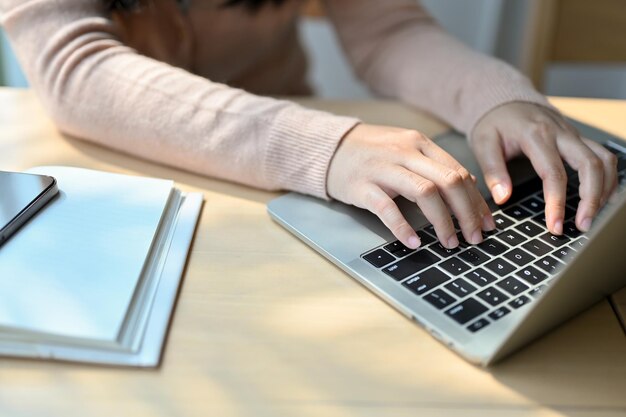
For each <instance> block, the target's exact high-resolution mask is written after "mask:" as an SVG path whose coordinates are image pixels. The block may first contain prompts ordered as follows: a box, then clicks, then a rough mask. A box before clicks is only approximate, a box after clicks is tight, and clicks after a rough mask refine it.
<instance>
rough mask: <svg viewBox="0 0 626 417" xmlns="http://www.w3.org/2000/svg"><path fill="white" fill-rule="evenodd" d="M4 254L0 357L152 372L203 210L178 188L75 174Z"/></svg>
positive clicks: (67, 171)
mask: <svg viewBox="0 0 626 417" xmlns="http://www.w3.org/2000/svg"><path fill="white" fill-rule="evenodd" d="M29 172H32V173H37V174H45V175H50V176H53V177H55V178H56V179H57V183H58V186H59V190H60V192H59V196H58V197H57V198H56V199H55V200H53V201H52V202H51V203H50V204H49V205H48V206H46V207H45V208H44V209H43V210H42V211H41V212H40V213H38V214H37V215H36V216H35V217H34V218H33V219H31V221H29V222H28V223H27V224H26V225H25V226H24V227H23V228H22V229H20V230H19V231H18V232H17V233H16V234H15V235H14V236H13V237H12V238H11V239H10V240H9V241H8V242H7V243H6V244H5V245H3V246H2V247H0V354H5V355H17V356H29V357H40V358H54V359H62V360H72V361H85V362H97V363H110V364H122V365H136V366H155V365H156V364H158V362H159V358H160V352H161V350H162V345H163V341H164V338H165V334H166V331H167V326H168V322H169V318H170V315H171V311H172V308H173V305H174V301H175V298H176V294H177V291H178V286H179V282H180V279H181V276H182V271H183V268H184V265H185V262H186V258H187V253H188V250H189V246H190V243H191V239H192V237H193V232H194V230H195V225H196V222H197V219H198V216H199V213H200V209H201V206H202V196H201V194H198V193H193V194H187V195H185V194H182V193H181V192H179V191H178V190H176V189H175V188H174V184H173V183H172V181H166V180H158V179H151V178H141V177H133V176H127V175H120V174H110V173H103V172H97V171H91V170H85V169H79V168H68V167H40V168H36V169H32V170H30V171H29Z"/></svg>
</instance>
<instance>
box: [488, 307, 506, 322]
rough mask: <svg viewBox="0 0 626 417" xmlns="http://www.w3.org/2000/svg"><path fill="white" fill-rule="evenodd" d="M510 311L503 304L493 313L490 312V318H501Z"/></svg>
mask: <svg viewBox="0 0 626 417" xmlns="http://www.w3.org/2000/svg"><path fill="white" fill-rule="evenodd" d="M510 312H511V310H509V309H508V308H506V307H505V306H501V307H498V308H496V309H495V310H493V311H492V312H491V313H489V318H490V319H491V320H494V321H495V320H498V319H501V318H502V317H504V316H506V315H507V314H509V313H510Z"/></svg>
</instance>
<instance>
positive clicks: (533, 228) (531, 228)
mask: <svg viewBox="0 0 626 417" xmlns="http://www.w3.org/2000/svg"><path fill="white" fill-rule="evenodd" d="M515 228H516V229H517V230H519V231H520V232H522V233H524V234H525V235H526V236H528V237H535V236H537V235H538V234H541V233H543V232H544V231H545V229H544V228H543V227H541V226H539V225H538V224H537V223H535V222H531V221H525V222H524V223H522V224H518V225H517V226H515Z"/></svg>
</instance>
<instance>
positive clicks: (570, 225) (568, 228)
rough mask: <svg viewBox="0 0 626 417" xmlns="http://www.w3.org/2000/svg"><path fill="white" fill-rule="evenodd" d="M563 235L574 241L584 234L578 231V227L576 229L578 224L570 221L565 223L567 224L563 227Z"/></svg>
mask: <svg viewBox="0 0 626 417" xmlns="http://www.w3.org/2000/svg"><path fill="white" fill-rule="evenodd" d="M563 234H565V235H566V236H569V237H571V238H572V239H576V238H577V237H578V236H580V235H582V234H583V232H581V231H580V230H578V227H576V223H574V222H573V221H568V222H565V224H564V225H563Z"/></svg>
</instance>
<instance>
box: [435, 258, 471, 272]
mask: <svg viewBox="0 0 626 417" xmlns="http://www.w3.org/2000/svg"><path fill="white" fill-rule="evenodd" d="M439 266H440V267H442V268H443V269H445V270H446V271H448V272H449V273H450V274H452V275H460V274H462V273H463V272H466V271H469V270H470V269H471V267H470V266H469V265H468V264H466V263H465V262H463V261H462V260H460V259H459V258H457V257H456V256H454V257H452V258H449V259H446V260H445V261H443V262H442V263H440V264H439Z"/></svg>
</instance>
